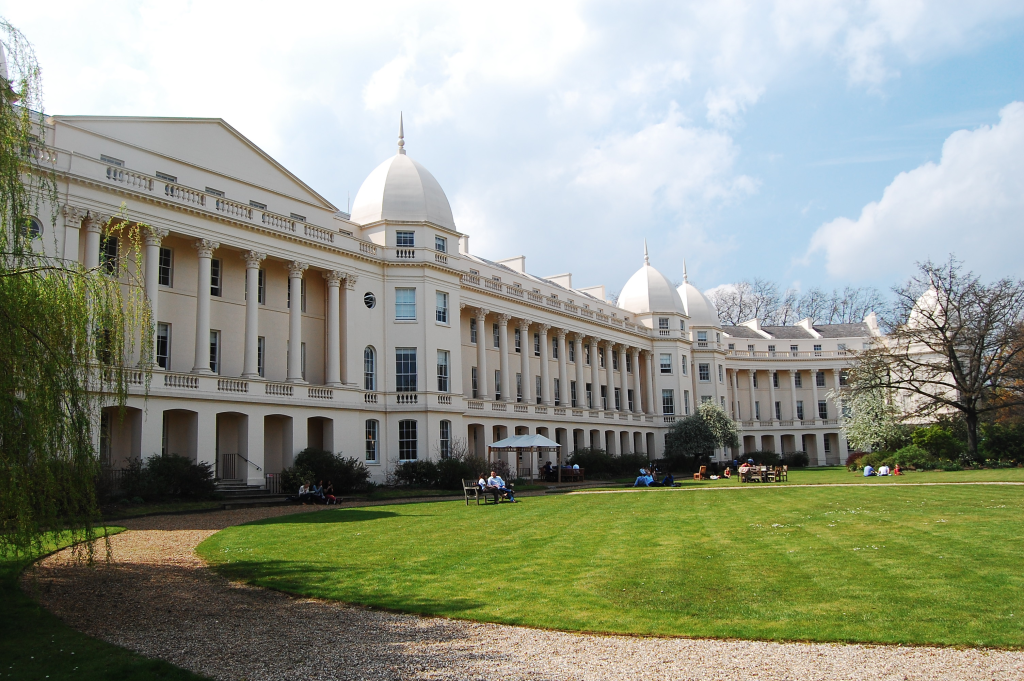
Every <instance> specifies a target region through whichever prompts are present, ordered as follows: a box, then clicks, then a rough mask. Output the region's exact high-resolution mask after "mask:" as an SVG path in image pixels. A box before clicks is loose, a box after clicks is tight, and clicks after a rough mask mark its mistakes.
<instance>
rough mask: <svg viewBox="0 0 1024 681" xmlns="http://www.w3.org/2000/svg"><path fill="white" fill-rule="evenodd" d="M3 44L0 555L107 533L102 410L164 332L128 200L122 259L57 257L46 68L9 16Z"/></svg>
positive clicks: (117, 233) (119, 402)
mask: <svg viewBox="0 0 1024 681" xmlns="http://www.w3.org/2000/svg"><path fill="white" fill-rule="evenodd" d="M0 43H2V48H3V51H2V52H0V61H2V62H3V66H2V68H0V553H11V552H14V553H18V552H24V551H29V550H34V549H38V548H39V547H40V546H41V545H42V543H43V542H44V540H45V537H46V535H47V533H49V532H70V533H71V534H72V535H73V538H74V539H75V540H79V541H81V540H89V539H92V538H94V537H95V536H96V535H97V529H96V525H95V523H96V521H97V520H98V517H99V512H98V506H97V499H96V486H95V482H96V476H97V474H98V472H99V462H98V457H97V455H96V454H97V453H96V439H97V438H96V435H97V427H98V423H99V414H100V410H101V409H102V408H103V407H107V406H117V407H120V409H121V410H123V408H124V404H125V401H126V398H127V395H128V388H129V385H130V382H131V383H138V382H139V380H140V377H142V376H148V372H147V371H145V367H146V366H147V362H148V360H149V355H150V353H151V348H152V342H151V333H152V332H151V331H149V329H150V328H151V324H150V320H149V316H148V315H149V308H148V305H147V304H146V301H145V297H144V294H143V292H142V289H141V287H140V286H138V282H139V281H141V278H140V276H139V275H140V272H139V267H140V265H139V263H140V262H141V258H140V257H139V256H140V250H141V247H140V244H141V240H140V238H139V229H140V226H139V225H136V224H133V223H131V222H129V221H128V220H127V219H126V216H125V215H124V209H123V208H122V211H121V216H119V217H115V218H114V219H113V220H111V221H110V223H109V224H107V225H106V226H105V228H104V235H103V238H105V239H118V240H119V244H121V245H122V247H121V248H120V249H118V250H119V256H118V257H117V258H114V259H113V260H108V261H106V262H104V263H102V265H101V266H100V267H97V268H95V269H93V270H87V269H85V268H83V267H82V266H81V265H79V264H78V262H76V261H71V260H67V261H65V260H62V259H59V258H57V257H55V256H54V255H48V253H56V252H58V249H56V248H55V247H54V248H47V246H48V244H47V243H44V241H43V239H44V237H42V236H41V235H40V233H39V230H38V228H37V225H38V223H37V222H36V221H37V220H38V221H43V220H46V221H47V222H49V224H50V225H51V227H55V226H56V224H57V218H58V215H59V210H60V201H59V194H58V183H57V174H56V169H55V165H54V161H53V159H54V158H55V156H54V154H53V153H52V151H51V150H50V149H48V148H47V125H46V118H45V115H44V113H43V106H42V96H41V82H40V70H39V66H38V63H37V61H36V58H35V55H34V53H33V50H32V46H31V44H30V43H29V42H28V41H27V40H26V39H25V37H24V36H23V35H22V34H21V33H20V32H19V31H18V30H17V29H16V28H14V27H13V26H11V25H10V24H9V23H7V21H5V20H3V19H0ZM56 231H57V230H56V229H49V230H44V232H48V233H49V234H51V235H55V234H56ZM53 246H56V242H55V241H54V244H53ZM74 255H75V254H70V255H69V257H74ZM140 329H146V330H147V332H146V333H143V334H142V337H141V338H139V330H140ZM130 365H135V366H137V367H142V369H141V370H140V369H138V368H136V369H133V370H131V371H129V370H127V369H126V367H129V366H130ZM143 383H144V384H145V385H148V379H144V380H143ZM116 418H117V416H116V414H115V419H116ZM84 546H86V547H91V546H92V542H89V541H86V542H85V544H84ZM86 550H87V551H91V548H87V549H86ZM90 557H91V554H90Z"/></svg>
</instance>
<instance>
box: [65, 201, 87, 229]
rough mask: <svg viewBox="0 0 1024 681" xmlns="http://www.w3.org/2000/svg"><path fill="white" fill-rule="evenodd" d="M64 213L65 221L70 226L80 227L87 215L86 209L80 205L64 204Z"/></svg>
mask: <svg viewBox="0 0 1024 681" xmlns="http://www.w3.org/2000/svg"><path fill="white" fill-rule="evenodd" d="M61 212H63V213H64V221H65V223H67V225H68V227H74V228H76V229H77V228H79V227H81V226H82V218H84V217H85V213H86V210H85V209H84V208H81V207H79V206H72V205H68V204H64V208H63V209H61Z"/></svg>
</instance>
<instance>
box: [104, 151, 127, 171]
mask: <svg viewBox="0 0 1024 681" xmlns="http://www.w3.org/2000/svg"><path fill="white" fill-rule="evenodd" d="M100 163H107V164H109V165H112V166H117V167H118V168H124V161H122V160H121V159H119V158H114V157H113V156H107V155H106V154H100Z"/></svg>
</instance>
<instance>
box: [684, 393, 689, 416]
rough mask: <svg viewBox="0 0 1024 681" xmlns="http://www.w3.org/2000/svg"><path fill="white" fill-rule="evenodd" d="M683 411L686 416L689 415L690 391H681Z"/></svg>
mask: <svg viewBox="0 0 1024 681" xmlns="http://www.w3.org/2000/svg"><path fill="white" fill-rule="evenodd" d="M683 413H684V414H686V415H687V416H689V415H690V391H689V390H684V391H683Z"/></svg>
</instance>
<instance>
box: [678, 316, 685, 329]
mask: <svg viewBox="0 0 1024 681" xmlns="http://www.w3.org/2000/svg"><path fill="white" fill-rule="evenodd" d="M679 330H680V331H686V320H685V319H680V320H679Z"/></svg>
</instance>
